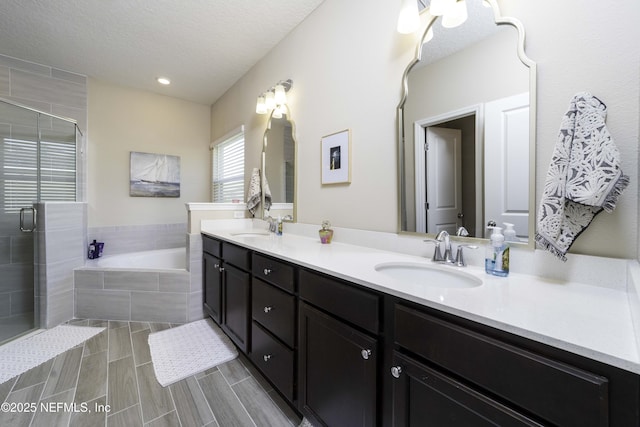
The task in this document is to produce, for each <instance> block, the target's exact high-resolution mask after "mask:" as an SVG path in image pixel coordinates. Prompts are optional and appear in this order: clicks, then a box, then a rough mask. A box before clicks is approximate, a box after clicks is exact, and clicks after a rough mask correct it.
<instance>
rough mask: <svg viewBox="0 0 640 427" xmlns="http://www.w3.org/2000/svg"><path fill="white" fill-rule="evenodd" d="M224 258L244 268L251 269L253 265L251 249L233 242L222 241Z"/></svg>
mask: <svg viewBox="0 0 640 427" xmlns="http://www.w3.org/2000/svg"><path fill="white" fill-rule="evenodd" d="M222 258H223V259H224V261H225V262H227V263H229V264H233V265H235V266H236V267H238V268H241V269H242V270H245V271H249V269H250V266H251V251H250V250H249V249H246V248H242V247H240V246H236V245H232V244H231V243H227V242H222Z"/></svg>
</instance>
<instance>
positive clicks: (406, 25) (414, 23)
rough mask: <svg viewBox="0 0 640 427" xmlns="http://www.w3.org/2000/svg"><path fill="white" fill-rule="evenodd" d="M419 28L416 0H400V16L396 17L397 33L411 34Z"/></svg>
mask: <svg viewBox="0 0 640 427" xmlns="http://www.w3.org/2000/svg"><path fill="white" fill-rule="evenodd" d="M419 26H420V12H419V11H418V3H417V1H416V0H402V6H401V7H400V15H399V16H398V27H397V29H398V32H399V33H400V34H411V33H413V32H415V31H416V30H417V29H418V27H419Z"/></svg>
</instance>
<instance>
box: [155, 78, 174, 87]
mask: <svg viewBox="0 0 640 427" xmlns="http://www.w3.org/2000/svg"><path fill="white" fill-rule="evenodd" d="M156 80H157V81H158V83H160V84H161V85H168V84H171V80H169V79H168V78H166V77H158V78H157V79H156Z"/></svg>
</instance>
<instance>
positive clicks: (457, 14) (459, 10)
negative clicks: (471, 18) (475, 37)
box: [442, 0, 468, 28]
mask: <svg viewBox="0 0 640 427" xmlns="http://www.w3.org/2000/svg"><path fill="white" fill-rule="evenodd" d="M467 17H468V13H467V2H466V1H464V0H459V1H456V2H454V3H453V4H452V5H451V7H450V8H449V10H447V11H446V13H445V14H444V15H443V16H442V26H443V27H445V28H455V27H457V26H458V25H462V23H464V21H466V20H467Z"/></svg>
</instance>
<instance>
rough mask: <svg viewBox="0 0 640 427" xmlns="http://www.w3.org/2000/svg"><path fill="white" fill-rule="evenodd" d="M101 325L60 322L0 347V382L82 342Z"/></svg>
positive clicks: (98, 330) (95, 333)
mask: <svg viewBox="0 0 640 427" xmlns="http://www.w3.org/2000/svg"><path fill="white" fill-rule="evenodd" d="M102 331H104V328H96V327H89V326H71V325H60V326H56V327H55V328H53V329H49V330H46V331H44V332H41V333H39V334H36V335H32V336H30V337H28V338H24V339H19V340H16V341H12V342H10V343H7V344H5V345H3V346H2V347H0V384H2V383H4V382H6V381H8V380H10V379H11V378H13V377H15V376H17V375H20V374H22V373H24V372H26V371H28V370H29V369H31V368H35V367H36V366H38V365H41V364H43V363H44V362H46V361H47V360H50V359H53V358H54V357H56V356H57V355H59V354H61V353H64V352H65V351H67V350H69V349H72V348H73V347H75V346H77V345H78V344H82V343H83V342H85V341H86V340H88V339H89V338H91V337H92V336H94V335H97V334H99V333H100V332H102Z"/></svg>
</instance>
